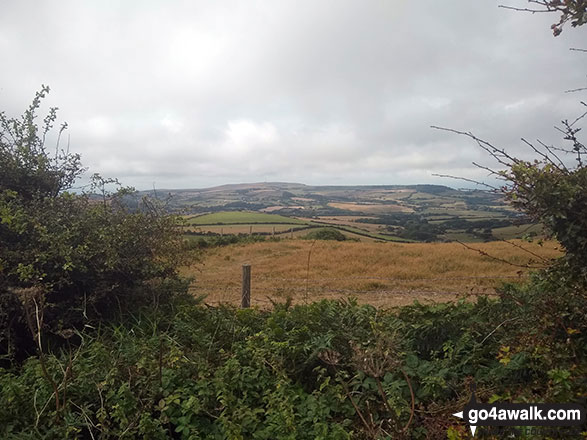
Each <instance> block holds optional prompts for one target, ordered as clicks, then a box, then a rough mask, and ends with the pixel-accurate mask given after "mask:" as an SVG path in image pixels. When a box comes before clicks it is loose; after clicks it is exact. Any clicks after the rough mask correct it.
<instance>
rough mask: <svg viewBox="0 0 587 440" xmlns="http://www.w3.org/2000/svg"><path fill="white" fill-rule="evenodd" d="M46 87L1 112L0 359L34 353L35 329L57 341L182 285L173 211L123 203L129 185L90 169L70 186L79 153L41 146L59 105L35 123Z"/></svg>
mask: <svg viewBox="0 0 587 440" xmlns="http://www.w3.org/2000/svg"><path fill="white" fill-rule="evenodd" d="M48 90H49V89H48V88H46V87H44V88H43V90H42V91H41V92H39V93H38V94H37V95H36V97H35V99H34V101H33V103H32V105H31V106H30V107H29V109H28V110H27V111H26V112H25V114H24V116H23V117H22V118H20V119H15V118H8V117H7V116H5V115H4V114H3V113H1V114H0V130H1V131H0V158H1V161H0V304H2V305H3V306H4V307H2V311H1V312H0V356H2V355H8V356H9V357H14V356H17V357H22V356H24V355H26V354H30V353H32V352H33V350H34V348H35V347H36V348H40V347H37V346H38V345H39V344H38V343H37V342H34V341H37V340H38V339H39V338H38V334H39V333H43V332H45V333H46V335H45V336H46V337H45V338H43V339H44V341H45V342H47V343H50V342H51V341H59V340H62V337H61V336H60V335H61V334H62V333H63V332H69V331H71V330H72V329H74V328H81V327H82V326H83V325H86V324H89V325H92V321H93V320H95V319H104V318H111V317H113V316H114V315H115V314H120V313H121V312H122V313H124V312H125V311H126V310H133V309H134V308H135V307H136V306H137V304H144V303H145V302H152V303H153V304H160V303H164V302H165V300H166V297H168V296H169V295H173V294H175V292H176V291H177V289H178V288H179V286H180V284H181V283H180V279H179V277H178V274H177V267H178V264H179V263H180V261H181V258H182V252H181V248H182V246H183V240H182V237H181V235H179V228H178V225H179V223H178V221H179V220H178V219H177V218H175V217H172V216H169V215H166V214H165V212H164V211H163V209H162V208H161V207H160V206H158V205H157V204H156V203H155V202H153V201H149V200H146V199H145V200H143V201H142V202H141V204H140V205H139V206H138V209H135V210H133V211H131V210H129V209H128V208H127V207H126V205H125V204H124V203H123V197H124V196H125V195H127V194H129V193H130V192H131V189H128V188H124V189H119V190H118V191H116V192H115V193H109V192H108V191H107V187H108V185H109V184H112V183H117V182H116V181H114V180H112V179H103V178H101V177H100V176H97V175H94V176H93V178H92V187H91V189H90V193H86V194H74V193H72V192H68V190H69V189H71V187H72V185H73V184H74V182H75V181H76V179H77V178H78V177H79V176H80V175H81V173H82V172H83V171H84V169H83V168H82V166H81V163H80V159H79V156H78V155H75V154H69V153H65V152H61V153H58V154H56V155H55V156H53V157H52V155H50V154H49V152H48V151H47V150H46V147H45V138H46V136H47V135H48V134H49V133H50V130H51V127H52V125H53V123H54V121H55V118H56V110H55V109H51V111H50V112H49V115H48V116H47V117H46V118H45V119H44V125H43V126H42V127H38V126H37V125H36V110H37V109H38V107H39V105H40V102H41V100H42V98H43V97H45V95H46V93H47V92H48ZM62 128H63V127H62ZM98 191H99V192H100V198H99V199H98V198H97V197H96V192H98ZM171 285H173V286H174V287H173V288H170V287H169V286H171ZM182 289H184V290H185V286H184V287H182Z"/></svg>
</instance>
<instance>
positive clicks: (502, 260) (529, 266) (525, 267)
mask: <svg viewBox="0 0 587 440" xmlns="http://www.w3.org/2000/svg"><path fill="white" fill-rule="evenodd" d="M455 241H456V242H457V243H459V244H461V245H463V246H464V247H466V248H467V249H470V250H472V251H475V252H478V253H479V254H481V255H483V256H484V257H489V258H491V259H492V260H496V261H501V262H502V263H506V264H509V265H510V266H515V267H523V268H524V269H542V267H541V266H531V265H530V264H516V263H512V262H511V261H508V260H504V259H503V258H499V257H494V256H493V255H490V254H488V253H487V252H485V251H483V250H481V249H476V248H474V247H471V246H469V245H466V244H465V243H463V242H462V241H459V240H455Z"/></svg>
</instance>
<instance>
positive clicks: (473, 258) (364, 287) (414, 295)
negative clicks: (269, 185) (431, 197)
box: [185, 240, 560, 307]
mask: <svg viewBox="0 0 587 440" xmlns="http://www.w3.org/2000/svg"><path fill="white" fill-rule="evenodd" d="M515 243H517V244H522V245H523V246H524V247H525V248H527V249H528V250H530V251H531V252H533V253H536V254H538V255H540V256H542V257H543V258H547V259H548V258H555V257H557V256H559V255H560V252H559V251H558V249H557V247H556V243H554V242H548V243H546V244H544V245H543V246H539V245H537V244H534V243H521V242H520V241H516V242H515ZM471 246H474V247H475V248H477V249H480V250H482V251H484V252H487V253H488V254H490V255H492V256H494V257H497V258H500V259H504V260H507V261H510V262H511V263H514V264H517V265H524V264H527V263H528V262H530V261H531V260H538V258H536V257H533V256H532V255H531V254H529V253H527V252H524V251H522V250H520V249H519V248H517V247H515V246H512V245H510V244H508V243H505V242H490V243H476V244H474V245H471ZM244 263H247V264H250V265H251V266H252V282H251V290H252V295H251V297H252V298H251V303H252V304H253V305H254V306H259V307H270V306H271V301H279V302H281V301H285V300H286V298H288V297H291V298H292V299H293V302H294V303H301V302H302V303H303V302H311V301H316V300H319V299H322V298H346V297H349V296H353V297H356V298H357V299H358V301H359V302H364V303H370V304H373V305H377V306H382V307H393V306H398V305H405V304H410V303H412V302H413V301H414V300H415V299H417V300H419V301H421V302H430V301H432V302H438V301H450V300H454V299H456V298H458V297H461V296H466V295H471V296H472V297H474V296H475V295H477V294H484V293H487V294H491V293H493V292H495V287H496V286H498V285H499V284H500V283H501V282H503V281H516V280H521V279H523V278H524V277H525V276H527V274H528V271H529V270H528V269H525V268H521V267H518V266H513V265H510V264H506V263H504V262H500V261H497V260H495V259H492V258H490V257H488V256H483V255H481V254H480V253H479V252H475V251H473V250H470V249H467V248H465V247H463V246H462V245H461V244H458V243H376V242H370V243H369V242H360V243H357V242H331V241H314V242H312V241H306V240H284V241H281V242H265V243H254V244H249V245H233V246H228V247H222V248H215V249H211V250H208V251H207V252H206V253H205V254H204V255H203V258H202V261H201V262H200V263H197V264H194V265H193V266H191V267H188V268H186V269H185V273H186V274H187V275H191V276H193V277H194V278H195V281H194V283H193V285H192V291H193V293H194V294H195V295H207V298H206V300H205V301H206V302H207V303H209V304H215V303H220V302H228V303H233V304H239V303H240V291H241V276H242V264H244ZM534 265H538V264H534Z"/></svg>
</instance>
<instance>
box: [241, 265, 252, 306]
mask: <svg viewBox="0 0 587 440" xmlns="http://www.w3.org/2000/svg"><path fill="white" fill-rule="evenodd" d="M249 307H251V265H250V264H243V292H242V301H241V308H243V309H247V308H249Z"/></svg>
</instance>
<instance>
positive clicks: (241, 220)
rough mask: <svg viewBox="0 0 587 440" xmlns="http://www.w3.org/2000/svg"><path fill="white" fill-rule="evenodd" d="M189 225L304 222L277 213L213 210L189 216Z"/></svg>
mask: <svg viewBox="0 0 587 440" xmlns="http://www.w3.org/2000/svg"><path fill="white" fill-rule="evenodd" d="M187 222H188V224H189V225H219V224H225V225H229V224H248V223H266V224H273V223H280V224H281V223H285V224H294V225H295V224H304V223H305V222H304V221H302V220H298V219H296V218H293V217H284V216H282V215H277V214H265V213H262V212H249V211H226V212H215V213H213V214H204V215H199V216H195V217H189V218H188V220H187Z"/></svg>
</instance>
